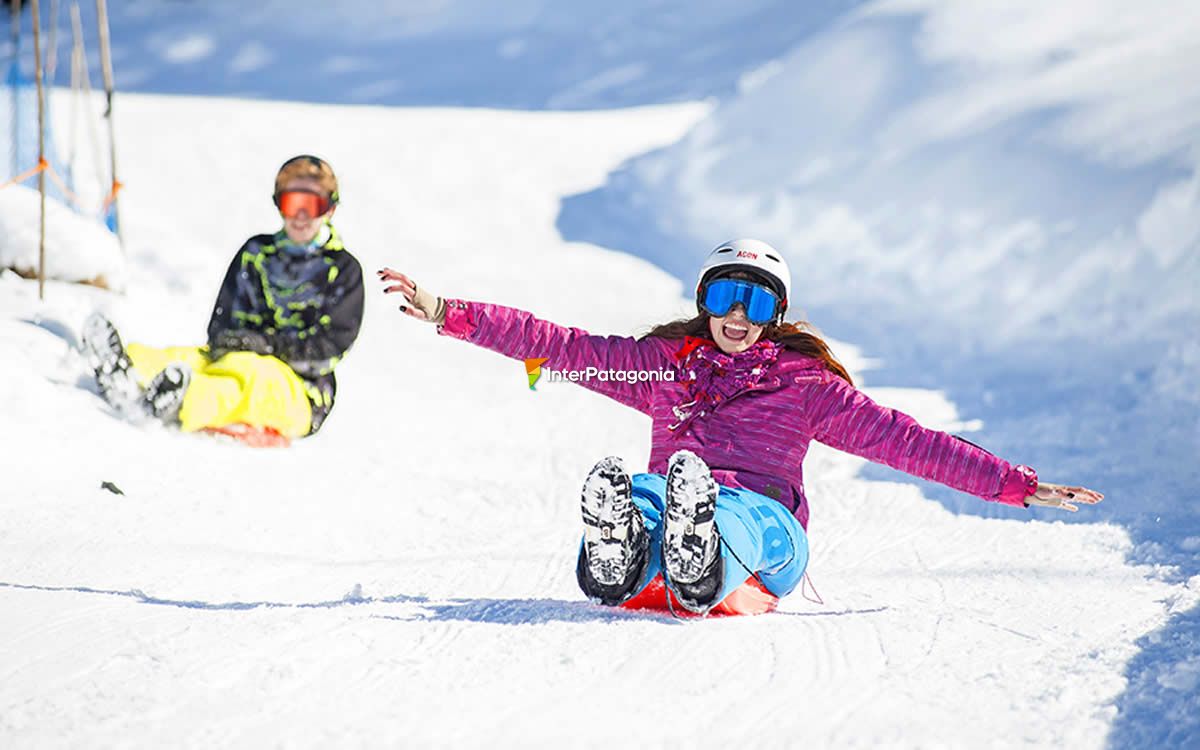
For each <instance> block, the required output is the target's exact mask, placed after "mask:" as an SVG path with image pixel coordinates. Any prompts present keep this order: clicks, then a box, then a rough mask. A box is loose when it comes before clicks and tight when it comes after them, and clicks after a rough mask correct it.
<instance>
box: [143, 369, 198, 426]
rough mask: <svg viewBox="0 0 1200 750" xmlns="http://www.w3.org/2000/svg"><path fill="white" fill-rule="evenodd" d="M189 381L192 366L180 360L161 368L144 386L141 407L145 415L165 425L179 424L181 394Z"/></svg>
mask: <svg viewBox="0 0 1200 750" xmlns="http://www.w3.org/2000/svg"><path fill="white" fill-rule="evenodd" d="M191 382H192V368H190V367H188V366H187V365H185V364H183V363H182V362H173V363H172V364H169V365H167V366H166V367H165V368H163V370H162V372H160V373H158V374H157V375H155V376H154V379H153V380H151V381H150V384H149V385H148V386H146V393H145V395H144V396H143V397H142V408H143V410H144V411H145V413H146V414H147V416H150V417H154V418H155V419H157V420H159V421H160V422H162V423H163V424H165V425H176V424H179V410H180V409H181V408H183V396H184V394H185V393H187V389H188V385H189V384H190V383H191Z"/></svg>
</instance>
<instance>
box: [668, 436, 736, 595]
mask: <svg viewBox="0 0 1200 750" xmlns="http://www.w3.org/2000/svg"><path fill="white" fill-rule="evenodd" d="M717 492H718V487H717V482H716V480H715V479H713V477H712V472H710V471H709V469H708V465H707V464H705V463H704V461H703V460H702V459H701V458H700V457H699V456H697V455H696V454H695V453H692V452H691V451H686V450H681V451H679V452H677V453H676V454H675V455H673V456H671V463H670V465H669V467H668V469H667V505H666V512H665V513H664V514H663V536H662V559H663V572H664V573H665V575H666V579H667V585H668V587H669V588H670V589H671V591H673V592H674V593H675V596H676V598H678V599H679V601H680V603H682V604H683V606H685V607H687V608H688V609H689V610H691V611H693V612H701V613H703V612H707V611H708V610H709V609H711V608H712V607H714V606H715V605H717V604H718V603H719V602H718V601H716V598H717V596H718V595H719V593H720V591H721V582H722V580H723V579H724V566H723V562H722V559H721V555H720V547H721V532H720V530H719V529H718V528H717V516H716V513H717Z"/></svg>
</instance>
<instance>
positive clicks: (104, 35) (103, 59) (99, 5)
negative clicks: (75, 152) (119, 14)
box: [96, 0, 125, 250]
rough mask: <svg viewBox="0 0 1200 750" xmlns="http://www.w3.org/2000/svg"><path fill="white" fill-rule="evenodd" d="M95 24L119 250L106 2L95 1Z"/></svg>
mask: <svg viewBox="0 0 1200 750" xmlns="http://www.w3.org/2000/svg"><path fill="white" fill-rule="evenodd" d="M96 22H97V24H98V25H99V26H100V63H101V65H102V66H103V69H104V101H105V110H104V116H105V117H106V118H108V150H109V154H110V156H111V164H112V170H111V173H112V188H111V190H112V191H113V192H112V208H113V219H114V223H115V224H116V227H117V241H118V242H120V243H121V249H122V250H124V249H125V238H124V237H122V236H121V218H120V214H119V212H118V211H117V192H116V191H117V186H118V185H119V184H120V183H119V182H118V181H117V136H116V131H115V129H114V127H113V89H114V88H115V84H114V83H113V68H112V50H111V49H110V48H109V43H108V3H107V2H106V0H96Z"/></svg>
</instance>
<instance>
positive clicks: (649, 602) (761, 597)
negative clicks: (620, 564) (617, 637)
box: [621, 575, 779, 617]
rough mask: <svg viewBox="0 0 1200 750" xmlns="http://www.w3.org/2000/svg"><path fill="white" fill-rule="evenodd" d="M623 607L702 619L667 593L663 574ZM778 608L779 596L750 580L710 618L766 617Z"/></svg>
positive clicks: (711, 610) (724, 601)
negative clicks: (734, 616)
mask: <svg viewBox="0 0 1200 750" xmlns="http://www.w3.org/2000/svg"><path fill="white" fill-rule="evenodd" d="M667 597H670V604H668V602H667ZM621 606H622V607H625V608H626V609H649V610H657V611H662V612H674V613H675V614H676V615H678V616H680V617H701V616H702V615H699V614H697V613H695V612H692V611H691V610H688V609H686V608H685V607H684V606H683V605H682V604H680V603H679V600H678V599H676V598H675V595H674V594H672V593H670V592H669V591H667V587H666V584H664V583H663V578H662V576H661V575H658V576H655V577H654V580H653V581H651V582H650V584H649V585H648V586H646V588H644V589H642V590H641V591H639V592H638V595H637V596H635V597H633V598H632V599H630V600H629V601H627V602H625V603H624V604H622V605H621ZM778 606H779V597H777V596H775V595H774V594H772V593H771V592H770V591H767V590H766V589H765V588H763V585H762V584H761V583H759V582H758V580H756V579H754V578H747V579H746V582H745V583H743V584H742V585H741V586H739V587H738V588H736V589H734V591H733V593H731V594H729V596H727V597H725V598H724V599H723V600H721V603H720V604H718V605H717V606H715V607H713V608H712V609H710V610H709V611H708V616H710V617H728V616H731V615H765V614H767V613H768V612H774V611H775V608H776V607H778Z"/></svg>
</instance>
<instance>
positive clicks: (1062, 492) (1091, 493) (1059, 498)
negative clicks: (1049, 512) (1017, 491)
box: [1025, 482, 1104, 513]
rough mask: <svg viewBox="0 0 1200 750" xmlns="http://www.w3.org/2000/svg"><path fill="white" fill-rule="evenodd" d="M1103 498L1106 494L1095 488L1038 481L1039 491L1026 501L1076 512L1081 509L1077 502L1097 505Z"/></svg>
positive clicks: (1031, 503)
mask: <svg viewBox="0 0 1200 750" xmlns="http://www.w3.org/2000/svg"><path fill="white" fill-rule="evenodd" d="M1103 499H1104V495H1101V494H1100V493H1099V492H1096V491H1095V490H1089V489H1088V488H1086V487H1070V486H1067V485H1065V484H1046V483H1045V482H1038V486H1037V492H1035V493H1034V494H1032V495H1030V496H1029V497H1027V498H1025V502H1027V503H1029V504H1030V505H1038V506H1041V507H1043V508H1059V509H1061V510H1069V511H1071V512H1072V513H1074V512H1075V511H1077V510H1079V506H1077V505H1075V503H1086V504H1088V505H1095V504H1096V503H1098V502H1100V501H1101V500H1103Z"/></svg>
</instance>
